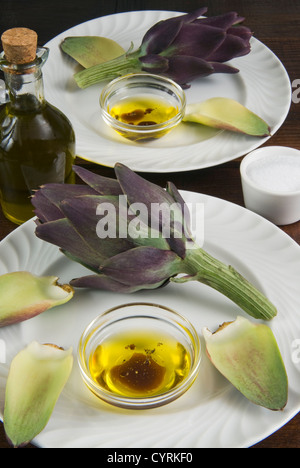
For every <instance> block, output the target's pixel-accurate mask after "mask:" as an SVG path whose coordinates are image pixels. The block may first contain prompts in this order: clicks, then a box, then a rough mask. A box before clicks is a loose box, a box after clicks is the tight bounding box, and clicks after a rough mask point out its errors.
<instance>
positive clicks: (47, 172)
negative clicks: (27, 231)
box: [0, 28, 75, 224]
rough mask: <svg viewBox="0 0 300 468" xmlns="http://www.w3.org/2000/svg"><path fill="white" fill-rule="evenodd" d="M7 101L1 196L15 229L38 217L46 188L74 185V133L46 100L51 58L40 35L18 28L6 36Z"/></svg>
mask: <svg viewBox="0 0 300 468" xmlns="http://www.w3.org/2000/svg"><path fill="white" fill-rule="evenodd" d="M1 39H2V46H3V50H4V52H3V53H2V54H1V55H0V68H1V70H2V71H3V72H4V77H5V85H6V90H7V93H8V97H9V99H8V102H6V103H4V104H3V105H2V106H1V107H0V196H1V206H2V210H3V213H4V215H5V216H6V217H7V218H8V219H9V220H10V221H12V222H14V223H16V224H22V223H23V222H25V221H27V220H28V219H30V218H31V217H33V216H34V213H33V206H32V204H31V195H32V194H33V192H34V191H35V190H37V189H38V188H39V187H40V186H41V185H44V184H47V183H74V182H75V175H74V172H73V171H72V165H73V163H74V161H75V134H74V131H73V128H72V126H71V123H70V122H69V120H68V119H67V117H66V116H65V115H64V114H62V113H61V111H59V110H58V109H57V108H55V107H53V106H52V105H51V104H49V103H48V102H47V101H46V100H45V97H44V86H43V75H42V67H43V65H44V63H45V62H46V60H47V58H48V54H49V50H48V49H47V48H39V47H37V35H36V33H35V32H34V31H31V30H29V29H27V28H14V29H11V30H8V31H6V32H5V33H4V34H3V35H2V37H1Z"/></svg>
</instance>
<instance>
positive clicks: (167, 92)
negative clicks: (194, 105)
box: [100, 73, 186, 142]
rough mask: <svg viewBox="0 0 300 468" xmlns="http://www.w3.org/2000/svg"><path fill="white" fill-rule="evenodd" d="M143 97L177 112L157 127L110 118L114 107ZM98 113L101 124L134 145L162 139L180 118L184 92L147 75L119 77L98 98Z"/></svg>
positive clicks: (170, 81)
mask: <svg viewBox="0 0 300 468" xmlns="http://www.w3.org/2000/svg"><path fill="white" fill-rule="evenodd" d="M141 96H144V97H145V98H147V99H149V100H151V98H152V99H155V100H161V102H162V103H168V105H169V106H170V107H171V106H172V107H174V108H175V109H176V115H175V116H174V117H172V118H171V119H169V120H166V121H164V122H162V123H157V124H151V125H150V124H148V125H134V124H132V123H124V122H122V121H120V120H118V119H116V118H114V117H113V116H112V115H111V110H112V109H113V107H114V106H116V105H117V104H119V103H120V102H122V101H124V100H125V99H126V100H128V99H130V98H132V100H134V99H135V98H137V97H139V98H141ZM100 107H101V113H102V117H103V119H104V121H105V122H106V124H107V125H109V126H110V127H111V128H112V129H114V130H115V131H116V132H117V133H118V134H120V135H121V136H123V137H125V138H127V139H129V140H132V141H136V142H146V141H149V140H153V139H157V138H161V137H162V136H164V135H166V134H167V133H168V132H170V131H171V130H173V129H174V128H175V127H176V126H177V125H178V124H179V123H180V122H181V121H182V119H183V117H184V113H185V108H186V96H185V93H184V91H183V89H182V88H181V87H180V86H179V85H178V84H177V83H175V82H174V81H172V80H170V79H168V78H165V77H162V76H158V75H152V74H148V73H135V74H129V75H125V76H122V77H121V78H117V79H115V80H113V81H112V82H111V83H109V84H108V85H107V86H106V87H105V88H104V89H103V91H102V93H101V97H100Z"/></svg>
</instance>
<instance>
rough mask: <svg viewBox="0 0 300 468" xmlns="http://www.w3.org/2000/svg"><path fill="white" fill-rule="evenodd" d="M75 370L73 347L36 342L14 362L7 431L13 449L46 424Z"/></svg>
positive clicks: (8, 393) (7, 396)
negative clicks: (66, 347) (65, 347)
mask: <svg viewBox="0 0 300 468" xmlns="http://www.w3.org/2000/svg"><path fill="white" fill-rule="evenodd" d="M72 367H73V355H72V348H70V349H69V350H64V349H62V348H59V347H57V346H56V345H49V344H40V343H38V342H36V341H33V342H32V343H31V344H29V345H28V346H27V347H26V348H25V349H23V350H22V351H20V352H19V353H18V354H17V355H16V356H15V357H14V359H13V360H12V363H11V366H10V370H9V374H8V379H7V384H6V392H5V407H4V418H3V422H4V430H5V433H6V436H7V439H8V440H9V442H10V443H11V445H13V446H14V447H22V446H25V445H27V444H28V443H29V442H30V441H31V440H32V439H33V438H34V437H36V436H37V435H38V434H39V433H40V432H41V431H42V430H43V429H44V428H45V426H46V425H47V423H48V421H49V419H50V417H51V415H52V412H53V409H54V407H55V405H56V402H57V400H58V398H59V396H60V394H61V392H62V390H63V389H64V387H65V385H66V383H67V381H68V379H69V376H70V374H71V371H72Z"/></svg>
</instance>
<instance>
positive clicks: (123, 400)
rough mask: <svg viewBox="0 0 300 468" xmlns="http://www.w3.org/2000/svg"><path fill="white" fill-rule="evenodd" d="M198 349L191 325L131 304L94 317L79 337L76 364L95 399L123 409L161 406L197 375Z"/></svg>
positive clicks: (167, 313)
mask: <svg viewBox="0 0 300 468" xmlns="http://www.w3.org/2000/svg"><path fill="white" fill-rule="evenodd" d="M200 361H201V345H200V339H199V336H198V334H197V332H196V330H195V328H194V327H193V325H192V324H191V323H190V322H189V321H188V320H187V319H185V318H184V317H183V316H181V315H179V314H177V313H176V312H174V311H172V310H171V309H168V308H167V307H165V306H161V305H156V304H151V303H150V304H148V303H132V304H125V305H121V306H119V307H115V308H113V309H110V310H108V311H107V312H105V313H104V314H103V315H99V316H98V317H96V318H95V319H94V320H93V321H92V322H91V323H90V324H89V325H88V326H87V328H86V329H85V331H84V332H83V334H82V336H81V339H80V342H79V346H78V364H79V368H80V372H81V375H82V378H83V381H84V382H85V384H86V385H87V387H88V388H89V389H90V390H91V392H92V393H94V394H95V395H96V396H97V397H98V398H100V399H101V400H103V401H105V402H106V403H109V404H111V405H114V406H118V407H121V408H127V409H149V408H156V407H159V406H162V405H166V404H167V403H170V402H172V401H174V400H176V399H177V398H179V397H180V396H181V395H183V394H184V393H185V392H186V391H187V390H188V389H189V388H190V387H191V386H192V384H193V383H194V381H195V379H196V377H197V376H198V373H199V366H200Z"/></svg>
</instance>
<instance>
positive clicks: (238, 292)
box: [184, 248, 277, 320]
mask: <svg viewBox="0 0 300 468" xmlns="http://www.w3.org/2000/svg"><path fill="white" fill-rule="evenodd" d="M184 263H185V265H186V273H188V274H189V275H191V279H194V280H197V281H199V282H201V283H204V284H207V285H208V286H210V287H212V288H213V289H215V290H217V291H219V292H220V293H222V294H223V295H224V296H226V297H227V298H229V299H230V300H232V301H233V302H234V303H235V304H236V305H238V306H239V307H240V308H241V309H243V310H244V311H245V312H246V313H247V314H249V315H250V316H252V317H254V318H256V319H262V320H271V319H272V318H274V317H275V316H276V315H277V310H276V307H275V306H274V305H273V304H272V303H271V302H270V301H269V300H268V299H267V298H266V297H265V296H264V294H262V293H261V292H260V291H259V290H258V289H257V288H255V287H254V286H253V285H252V284H251V283H250V282H249V281H248V280H247V279H246V278H244V277H243V276H242V275H241V274H240V273H238V272H237V271H236V270H235V269H234V268H233V267H232V266H230V265H229V266H228V265H225V264H224V263H222V262H220V261H219V260H216V259H215V258H214V257H212V256H211V255H209V254H208V253H207V252H205V251H204V250H203V249H200V248H199V249H196V250H193V249H191V250H187V254H186V258H185V260H184Z"/></svg>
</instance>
